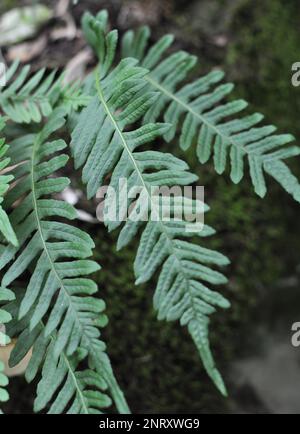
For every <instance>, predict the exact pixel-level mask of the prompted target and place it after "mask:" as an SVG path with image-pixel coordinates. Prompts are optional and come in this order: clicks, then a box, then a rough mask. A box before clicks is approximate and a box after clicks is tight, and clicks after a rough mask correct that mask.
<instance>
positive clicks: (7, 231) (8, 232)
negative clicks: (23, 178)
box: [0, 117, 18, 246]
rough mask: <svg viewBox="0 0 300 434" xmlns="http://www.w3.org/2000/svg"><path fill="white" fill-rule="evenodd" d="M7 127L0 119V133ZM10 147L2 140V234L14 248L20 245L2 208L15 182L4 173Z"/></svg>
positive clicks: (0, 212)
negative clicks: (4, 198)
mask: <svg viewBox="0 0 300 434" xmlns="http://www.w3.org/2000/svg"><path fill="white" fill-rule="evenodd" d="M4 126H5V122H4V119H3V118H2V117H0V132H1V131H2V130H3V128H4ZM7 151H8V145H6V144H5V139H1V138H0V232H1V233H2V235H4V237H5V239H6V240H7V241H8V242H9V243H12V244H13V245H14V246H17V245H18V240H17V238H16V235H15V232H14V230H13V228H12V226H11V224H10V221H9V218H8V216H7V213H6V212H5V211H4V209H3V208H2V203H3V197H4V195H5V193H6V192H7V190H8V188H9V183H10V182H11V181H12V180H13V176H12V175H5V174H3V171H4V170H5V169H7V166H8V165H9V163H10V159H9V158H7V157H6V153H7Z"/></svg>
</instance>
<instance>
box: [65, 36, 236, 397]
mask: <svg viewBox="0 0 300 434" xmlns="http://www.w3.org/2000/svg"><path fill="white" fill-rule="evenodd" d="M98 31H100V30H99V28H98ZM110 41H111V39H107V40H106V44H105V47H106V48H105V49H103V50H102V53H106V54H104V57H103V58H102V62H103V63H104V64H110V63H111V52H110V51H111V50H112V51H114V46H113V47H112V48H111V50H110V49H109V44H110ZM105 56H109V61H107V60H106V57H105ZM102 62H101V65H100V73H97V74H96V82H95V88H96V92H97V93H96V95H95V96H94V97H93V98H92V100H91V102H90V104H89V105H88V106H87V108H86V109H84V110H83V111H82V113H81V115H80V117H79V121H78V124H77V126H76V128H75V129H74V131H73V133H72V143H71V149H72V153H73V156H74V160H75V164H76V167H77V168H79V167H82V173H83V176H82V177H83V181H84V182H85V183H86V184H87V191H88V196H89V197H92V196H94V195H96V193H97V191H98V189H99V187H100V186H101V185H102V184H103V181H104V179H105V177H106V176H107V175H108V174H110V173H112V175H111V180H110V187H113V189H114V191H116V192H119V180H120V179H122V178H125V179H127V180H128V188H131V187H143V188H144V191H145V192H146V194H147V200H144V201H143V200H137V201H136V203H135V202H134V200H133V199H132V201H129V203H128V204H127V205H126V206H123V205H124V204H121V206H120V207H118V209H117V212H118V213H119V214H120V215H121V217H125V216H126V215H127V211H128V208H129V207H130V206H133V210H132V211H131V213H130V216H131V217H132V213H134V212H135V211H137V208H139V209H140V212H141V213H142V214H144V213H145V212H146V211H145V208H144V207H145V204H148V203H149V204H150V209H151V212H152V213H154V214H155V220H156V221H155V222H153V221H150V222H149V223H147V225H146V228H145V229H144V232H143V235H142V238H141V243H140V247H139V250H138V253H137V257H136V261H135V275H136V278H137V282H136V283H137V284H138V283H142V282H146V281H148V280H149V279H151V277H152V276H154V275H155V274H156V272H157V271H158V270H159V269H160V270H161V271H160V277H159V282H158V286H157V289H156V293H155V297H154V300H155V301H154V305H155V308H156V310H157V311H158V315H159V318H160V319H167V320H180V322H181V324H182V325H186V326H187V327H188V330H189V332H190V334H191V335H192V337H193V339H194V342H195V344H196V346H197V348H198V351H199V353H200V356H201V358H202V360H203V363H204V366H205V368H206V370H207V372H208V374H209V375H210V377H211V378H212V380H213V381H214V383H215V384H216V386H217V387H218V388H219V389H220V391H221V392H222V393H223V394H226V390H225V386H224V383H223V380H222V378H221V376H220V374H219V372H218V371H217V369H216V367H215V363H214V361H213V358H212V355H211V351H210V348H209V340H208V324H209V319H208V316H209V315H210V314H211V313H213V312H214V310H215V309H214V307H213V306H220V307H224V308H227V307H229V303H228V302H227V301H226V300H225V299H224V298H223V297H222V296H221V295H220V294H217V293H215V292H213V291H211V290H210V289H208V288H207V287H206V284H223V283H226V278H225V277H224V276H223V275H222V274H221V273H219V272H217V271H214V270H212V269H211V268H209V266H210V265H212V266H215V265H217V266H223V265H226V264H228V260H227V258H225V257H224V256H223V255H221V254H219V253H217V252H213V251H210V250H207V249H203V248H201V247H199V246H195V245H193V244H192V243H187V242H183V241H182V240H181V238H183V237H184V238H185V237H188V236H191V234H190V233H188V232H187V231H186V222H184V221H179V222H178V221H177V220H176V218H175V216H176V213H177V211H178V206H179V202H182V201H183V200H186V201H187V200H188V199H184V198H183V197H179V198H176V200H174V202H173V203H172V206H171V212H172V220H171V221H170V222H166V221H164V220H163V219H162V218H161V217H160V215H159V212H158V208H157V203H156V202H157V200H159V198H158V197H157V198H156V199H157V200H155V199H154V200H153V198H152V197H151V195H150V190H151V187H154V186H173V185H189V184H191V183H193V182H195V181H196V180H197V177H196V176H195V175H193V174H191V173H189V171H188V166H187V165H186V163H184V162H183V161H181V160H179V159H177V158H175V157H173V156H172V155H170V154H164V153H161V152H157V151H141V150H140V149H139V148H141V147H142V146H143V145H145V144H148V143H149V142H151V141H153V140H154V139H156V138H157V137H161V136H162V135H163V134H165V133H166V132H167V131H168V130H169V128H170V125H166V124H155V123H149V124H146V125H144V126H143V127H141V128H139V129H137V130H132V129H131V128H129V127H130V126H131V125H132V124H133V123H135V122H136V121H138V120H139V119H141V118H142V116H143V115H144V113H145V112H146V111H147V110H148V109H149V107H151V105H152V104H153V102H154V101H155V100H156V98H157V95H156V94H153V93H151V92H147V91H146V92H145V89H144V86H145V80H144V77H145V75H146V74H147V70H145V69H143V68H140V67H137V66H136V63H137V61H135V60H133V59H130V58H129V59H124V60H123V61H121V63H120V64H119V65H118V66H117V67H116V68H115V69H113V70H112V71H111V72H110V73H109V74H108V75H103V72H102V71H103V70H102ZM100 77H102V79H100ZM140 199H141V198H140ZM110 200H111V198H110V196H109V195H108V197H107V198H106V201H105V204H106V208H107V209H110V208H111V207H110V205H111V203H110ZM194 205H195V204H194V201H192V200H191V203H190V206H194ZM121 221H122V218H119V219H111V218H106V220H105V223H106V225H107V226H108V229H109V230H113V229H116V228H117V227H119V226H120V225H121ZM141 224H142V222H141V221H135V220H134V219H133V218H131V219H127V222H126V224H125V226H124V227H123V229H122V231H121V233H120V237H119V241H118V248H121V247H123V246H125V245H127V244H128V243H129V242H130V241H131V240H132V239H133V238H134V237H135V236H136V234H137V233H138V231H139V229H140V226H141ZM212 233H213V231H212V229H211V228H209V227H205V228H204V230H203V232H200V233H199V234H198V235H199V236H207V235H210V234H212ZM193 235H195V234H193ZM203 264H205V265H203ZM207 265H208V266H207ZM201 282H202V283H201Z"/></svg>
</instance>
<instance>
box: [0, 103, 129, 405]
mask: <svg viewBox="0 0 300 434" xmlns="http://www.w3.org/2000/svg"><path fill="white" fill-rule="evenodd" d="M64 115H65V111H64V110H60V109H58V110H55V111H54V112H53V113H52V115H51V117H50V118H49V119H48V121H47V123H46V124H45V126H44V127H43V128H42V129H41V131H40V132H38V133H37V134H31V135H28V136H26V137H22V138H21V139H17V140H16V141H14V142H12V143H11V147H10V155H11V157H12V159H13V161H14V163H15V164H16V167H15V169H14V176H15V181H16V183H15V185H14V187H13V188H12V189H11V190H10V191H9V193H8V194H7V196H6V198H5V204H6V207H7V208H9V207H11V206H12V205H13V204H14V203H15V202H16V200H20V198H22V200H21V202H20V203H18V206H17V207H16V208H15V209H14V211H13V212H12V213H11V222H12V224H13V227H14V228H15V231H16V234H17V237H18V240H19V246H18V247H14V246H11V245H10V246H5V245H4V246H2V247H1V251H0V253H1V255H0V269H4V268H5V272H4V275H3V278H2V283H1V286H2V287H3V288H8V287H10V286H11V285H12V284H13V283H14V282H16V280H17V279H18V278H19V277H20V276H21V275H22V274H23V273H24V272H25V271H27V270H28V269H29V270H31V278H30V281H29V284H28V287H27V289H26V291H25V294H24V297H23V298H22V300H21V302H20V304H19V312H18V318H19V320H22V319H23V318H24V317H26V315H28V313H29V312H30V316H29V317H30V321H29V323H28V325H27V326H26V328H25V330H24V331H23V332H22V333H21V335H20V337H19V339H18V345H19V346H20V347H21V353H22V354H23V356H24V353H25V354H26V351H28V350H29V349H30V348H31V346H32V345H33V347H34V352H33V358H32V364H34V366H37V365H38V364H41V363H42V361H43V358H44V354H46V359H45V361H44V362H43V363H45V364H47V365H45V366H46V367H45V369H44V370H43V378H42V380H41V383H40V386H39V389H40V390H43V384H45V383H47V385H48V387H49V390H48V393H47V395H45V396H47V397H48V398H49V400H50V398H52V396H53V395H54V394H55V393H56V392H57V389H58V388H59V387H61V392H60V393H59V394H58V395H57V396H56V399H55V402H54V403H53V405H52V407H50V411H52V410H53V411H54V412H58V411H63V410H65V409H66V408H67V407H68V405H69V404H70V402H69V401H70V400H71V399H72V398H74V402H73V403H72V405H71V407H70V411H71V410H72V411H73V410H74V408H76V409H77V408H78V406H79V404H78V402H79V401H78V399H79V397H78V393H79V392H78V390H77V389H76V390H75V389H74V387H75V385H74V381H73V380H74V378H73V376H74V375H75V373H74V372H73V373H72V371H73V370H74V371H75V369H76V367H77V365H76V363H75V361H74V360H75V359H74V354H75V353H76V352H78V350H79V349H80V350H81V351H83V352H84V353H86V358H87V360H88V364H89V366H91V367H92V368H93V369H95V375H96V376H95V379H94V383H93V386H96V387H97V385H98V384H100V383H101V384H104V383H105V384H107V385H108V387H109V390H110V394H111V395H112V397H113V399H114V402H115V404H116V405H117V407H118V408H119V410H120V411H121V412H122V411H123V412H126V411H128V408H127V405H126V403H125V401H124V398H123V395H122V393H121V392H120V390H119V387H118V385H117V383H116V380H115V378H114V376H113V373H112V370H111V367H110V363H109V360H108V358H107V355H106V354H105V344H104V343H103V342H102V340H101V339H100V329H101V327H103V326H105V325H106V323H107V318H106V316H105V315H104V314H103V309H104V302H103V301H102V300H98V299H96V298H94V297H92V296H93V294H95V292H97V286H96V285H95V284H94V282H93V281H91V280H90V279H87V278H86V276H87V275H89V274H91V273H93V272H95V271H97V270H98V269H99V266H98V264H96V263H95V262H93V261H91V260H89V259H87V258H89V257H90V256H91V254H92V249H93V247H94V243H93V241H92V240H91V238H90V237H89V235H87V234H86V233H84V232H83V231H81V230H80V229H78V228H76V227H74V226H70V225H69V224H66V223H64V222H61V221H60V218H65V219H68V220H72V219H74V218H75V217H76V212H75V210H74V208H73V207H72V206H70V205H69V204H67V203H64V202H62V201H60V200H56V199H51V198H48V196H49V195H53V194H57V193H60V192H61V191H62V190H63V189H64V188H65V187H66V186H67V185H68V184H69V180H68V179H67V178H62V177H55V176H53V175H54V174H55V172H57V171H58V170H60V169H62V168H64V167H65V165H66V163H67V161H68V157H67V155H64V154H61V151H62V150H63V149H64V148H65V147H66V146H67V145H66V143H65V142H64V141H63V140H60V139H59V140H54V139H51V136H52V135H53V134H54V133H55V132H57V131H58V130H59V129H60V128H61V127H62V126H63V125H64V123H65V118H64ZM12 261H13V262H12ZM15 318H16V317H15ZM41 322H43V323H44V328H43V331H42V332H41ZM39 335H40V337H38V336H39ZM16 351H17V352H18V347H17V349H16ZM69 358H71V359H70V362H69V363H70V367H69V368H70V370H71V371H70V370H69V371H68V370H67V371H66V370H65V369H66V367H68V363H67V362H66V361H67V360H69ZM16 359H18V358H16ZM13 360H14V359H13ZM16 363H17V362H16ZM62 366H63V367H62ZM65 376H67V378H65ZM28 377H29V378H31V377H33V376H32V370H31V368H29V373H28ZM75 377H76V378H77V374H76V375H75ZM78 377H80V375H79V374H78ZM100 377H101V381H100V380H99V378H100ZM88 378H89V376H88V373H87V379H86V380H85V379H84V378H82V379H81V382H80V381H79V380H78V383H79V385H78V387H79V388H80V390H81V389H82V390H83V388H82V387H81V386H82V385H84V382H85V381H88ZM63 383H64V384H63ZM87 384H88V385H90V384H89V383H87ZM80 385H81V386H80ZM82 393H83V392H82ZM93 394H94V398H93ZM98 394H99V403H101V402H102V401H101V399H100V398H101V396H102V392H101V391H100V392H97V390H96V391H94V392H92V393H91V392H87V394H86V405H85V406H82V407H80V411H83V412H86V410H87V409H89V407H91V411H94V410H95V408H98V406H97V405H94V401H95V400H96V398H97V396H98ZM45 396H44V397H43V399H44V401H43V405H41V403H40V401H41V400H40V398H39V395H38V398H37V402H36V408H37V409H41V408H43V407H45V406H46V404H48V400H45ZM107 403H108V401H107V400H106V401H105V400H104V401H103V404H105V406H106V404H107ZM82 405H83V404H82Z"/></svg>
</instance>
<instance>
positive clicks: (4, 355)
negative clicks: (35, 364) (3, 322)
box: [0, 339, 32, 377]
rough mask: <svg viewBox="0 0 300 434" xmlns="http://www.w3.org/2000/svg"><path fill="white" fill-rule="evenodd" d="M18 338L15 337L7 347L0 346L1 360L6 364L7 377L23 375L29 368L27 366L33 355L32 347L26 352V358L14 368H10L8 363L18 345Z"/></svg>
mask: <svg viewBox="0 0 300 434" xmlns="http://www.w3.org/2000/svg"><path fill="white" fill-rule="evenodd" d="M16 342H17V341H16V339H13V340H12V342H11V343H10V344H9V345H6V346H5V347H0V360H2V362H3V363H4V365H5V369H4V373H5V375H6V376H7V377H17V376H19V375H23V374H24V373H25V371H26V369H27V366H28V364H29V362H30V359H31V356H32V349H31V350H30V351H29V352H28V353H27V354H26V356H25V357H24V359H23V360H22V361H21V362H20V363H19V364H18V365H17V366H15V367H14V368H10V367H9V365H8V361H9V358H10V355H11V352H12V350H13V349H14V347H15V345H16Z"/></svg>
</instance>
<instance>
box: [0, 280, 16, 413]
mask: <svg viewBox="0 0 300 434" xmlns="http://www.w3.org/2000/svg"><path fill="white" fill-rule="evenodd" d="M11 300H14V294H13V293H12V292H11V291H9V290H8V289H5V288H1V287H0V326H4V324H7V323H9V322H10V321H11V319H12V317H11V315H10V313H9V312H7V311H6V310H5V309H3V307H1V306H2V305H3V304H4V303H6V302H8V301H11ZM9 342H10V340H9V337H8V336H7V335H6V333H5V332H4V330H3V329H0V346H3V345H7V344H9ZM3 371H4V363H3V362H2V361H0V403H1V402H2V403H3V402H6V401H8V399H9V396H8V393H7V391H6V389H5V387H6V386H7V385H8V378H7V377H6V375H5V374H4V372H3ZM0 413H1V409H0Z"/></svg>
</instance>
